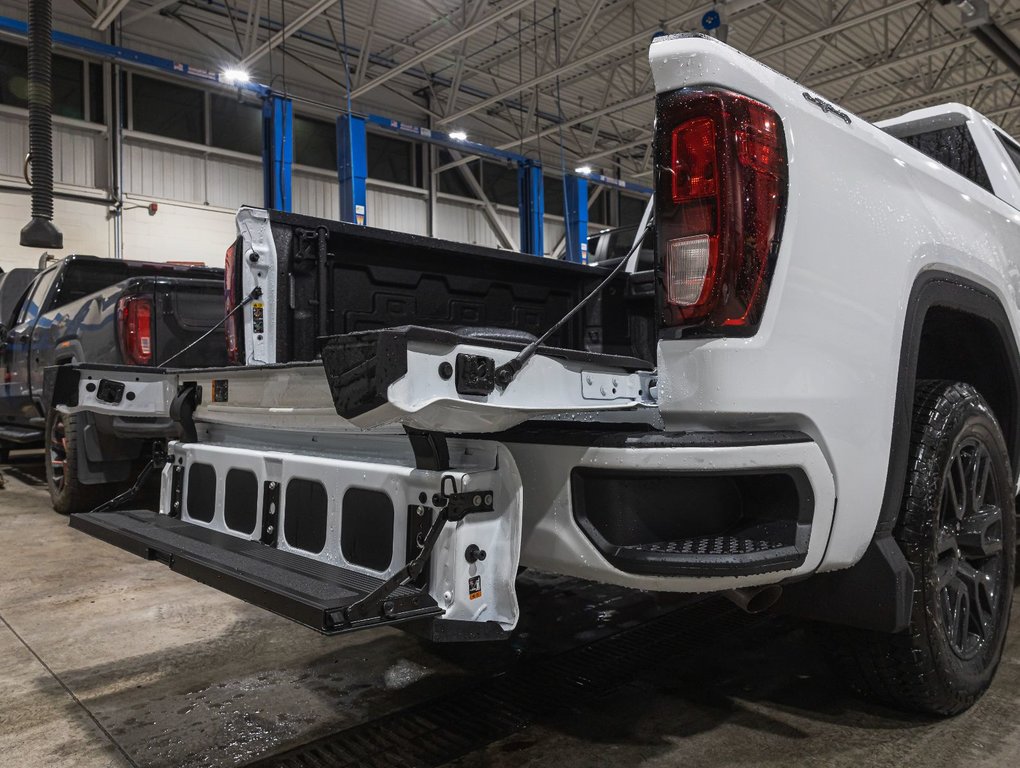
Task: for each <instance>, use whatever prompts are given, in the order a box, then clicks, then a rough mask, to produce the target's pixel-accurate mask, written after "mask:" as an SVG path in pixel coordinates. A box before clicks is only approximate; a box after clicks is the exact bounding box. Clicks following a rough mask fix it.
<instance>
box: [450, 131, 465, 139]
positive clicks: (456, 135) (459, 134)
mask: <svg viewBox="0 0 1020 768" xmlns="http://www.w3.org/2000/svg"><path fill="white" fill-rule="evenodd" d="M450 138H451V139H453V140H454V141H467V133H466V132H465V131H450Z"/></svg>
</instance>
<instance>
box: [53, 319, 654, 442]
mask: <svg viewBox="0 0 1020 768" xmlns="http://www.w3.org/2000/svg"><path fill="white" fill-rule="evenodd" d="M523 347H524V345H523V344H521V343H519V342H512V341H501V340H491V339H481V338H467V337H464V336H460V335H457V334H454V333H450V332H447V331H442V330H435V329H430V328H421V327H417V326H403V327H399V328H387V329H383V330H380V331H368V332H361V333H352V334H345V335H342V336H335V337H331V338H329V339H326V340H325V341H324V344H323V348H322V362H321V364H320V363H318V362H313V363H290V364H283V365H269V366H239V367H233V368H209V369H197V370H196V369H189V370H185V369H163V370H160V369H151V368H150V369H139V368H130V367H123V366H120V367H118V366H96V365H93V366H88V365H77V366H65V367H64V369H62V370H61V371H58V372H57V375H58V376H59V377H60V379H61V386H59V387H57V391H58V392H62V393H65V394H64V396H63V397H60V398H57V402H56V405H58V406H63V407H64V408H65V409H67V410H71V411H74V410H89V411H93V412H96V413H103V414H108V415H113V416H123V417H133V416H137V417H153V416H158V415H171V414H170V411H171V404H172V403H173V401H174V399H175V398H176V397H177V396H178V395H179V393H180V392H181V391H182V390H183V389H184V388H185V387H192V388H195V389H196V391H197V392H198V393H199V395H198V397H197V402H196V403H195V408H194V411H193V417H194V419H195V421H205V422H212V423H216V422H220V423H226V422H229V423H243V424H251V425H258V426H273V427H286V428H292V429H316V430H322V429H325V428H346V429H349V428H350V427H351V426H352V425H353V426H354V427H357V428H360V429H373V428H378V427H384V426H386V425H402V426H404V427H407V428H410V429H417V430H426V431H433V432H443V433H465V432H471V433H488V432H499V431H502V430H505V429H509V428H510V427H513V426H516V425H517V424H520V423H522V422H524V421H527V420H528V419H530V418H533V417H536V416H541V415H547V414H554V413H555V414H558V413H567V414H570V413H573V414H578V413H584V412H605V411H614V410H626V409H636V408H641V407H649V406H653V405H654V404H655V400H654V397H655V385H656V380H655V372H654V370H653V369H652V366H651V364H650V363H648V362H647V361H644V360H639V359H637V358H632V357H622V356H617V355H605V354H599V353H591V352H580V351H575V350H565V349H555V348H548V347H539V351H538V352H537V353H536V354H535V356H534V357H532V358H531V359H530V360H529V361H528V362H527V364H525V365H524V367H523V368H522V369H521V371H520V372H519V373H518V374H517V376H516V378H515V379H514V380H513V382H512V383H511V384H510V385H509V386H507V387H505V388H500V387H499V386H497V385H496V383H495V379H494V375H495V370H496V369H497V368H498V367H499V366H500V365H503V364H504V363H506V362H508V361H510V360H511V359H513V358H514V357H515V356H516V355H517V354H518V353H519V352H520V351H521V349H523Z"/></svg>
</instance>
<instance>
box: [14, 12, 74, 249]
mask: <svg viewBox="0 0 1020 768" xmlns="http://www.w3.org/2000/svg"><path fill="white" fill-rule="evenodd" d="M28 149H29V152H30V153H31V157H32V220H31V221H29V222H28V224H26V225H25V227H24V228H23V229H22V230H21V244H22V245H24V246H27V247H29V248H63V247H64V236H63V235H62V234H61V232H60V230H59V229H57V228H56V226H54V224H53V7H52V0H31V1H30V3H29V6H28Z"/></svg>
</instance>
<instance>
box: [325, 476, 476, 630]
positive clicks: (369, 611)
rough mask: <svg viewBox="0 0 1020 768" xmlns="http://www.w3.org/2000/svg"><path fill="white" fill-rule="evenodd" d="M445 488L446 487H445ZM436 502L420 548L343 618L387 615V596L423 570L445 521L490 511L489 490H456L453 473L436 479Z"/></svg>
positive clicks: (389, 611) (390, 605) (391, 606)
mask: <svg viewBox="0 0 1020 768" xmlns="http://www.w3.org/2000/svg"><path fill="white" fill-rule="evenodd" d="M448 489H449V490H448ZM433 498H434V500H435V502H436V503H437V505H439V514H438V515H436V519H435V520H434V521H433V522H432V526H431V527H430V528H429V532H428V533H427V534H426V536H425V539H424V541H423V542H422V545H421V551H420V552H418V554H417V555H416V556H415V557H414V558H412V559H411V560H410V562H408V563H407V565H405V566H404V567H403V568H401V569H400V570H399V571H397V572H396V573H395V574H393V575H392V576H390V577H389V578H388V579H386V581H384V582H383V583H382V584H380V585H379V586H378V587H376V588H375V589H373V590H372V591H371V592H369V593H368V594H367V595H365V596H364V597H363V598H361V599H360V600H358V601H357V602H355V603H351V605H349V606H347V608H345V609H344V610H343V620H344V621H346V622H347V623H348V624H355V623H357V622H358V621H361V620H364V619H373V620H374V619H375V618H377V617H379V616H383V617H386V616H390V615H391V614H393V613H394V609H395V605H394V603H393V602H392V601H390V600H387V598H388V597H389V596H390V595H392V594H393V592H394V591H395V590H396V589H397V588H398V587H400V586H401V585H402V584H404V583H405V582H410V581H414V580H415V579H417V578H418V577H419V576H420V575H421V572H422V571H423V570H424V568H425V566H426V564H427V563H428V561H429V558H430V557H431V556H432V550H433V549H435V546H436V542H437V541H439V534H441V533H442V532H443V528H444V527H445V526H446V524H447V523H448V522H459V521H461V520H463V519H464V518H465V517H466V516H467V515H470V514H472V513H474V512H492V511H493V496H492V491H469V492H467V493H465V492H460V493H458V492H457V480H456V478H454V476H453V475H443V478H442V480H441V481H440V482H439V493H438V494H436V496H434V497H433Z"/></svg>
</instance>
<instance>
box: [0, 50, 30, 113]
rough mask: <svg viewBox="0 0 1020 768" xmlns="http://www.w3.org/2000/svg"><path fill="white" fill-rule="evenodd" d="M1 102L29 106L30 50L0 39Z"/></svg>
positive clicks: (9, 104) (12, 105)
mask: <svg viewBox="0 0 1020 768" xmlns="http://www.w3.org/2000/svg"><path fill="white" fill-rule="evenodd" d="M0 104H7V105H8V106H11V107H27V106H28V50H27V49H26V48H25V47H24V46H21V45H14V44H13V43H6V42H2V41H0Z"/></svg>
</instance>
